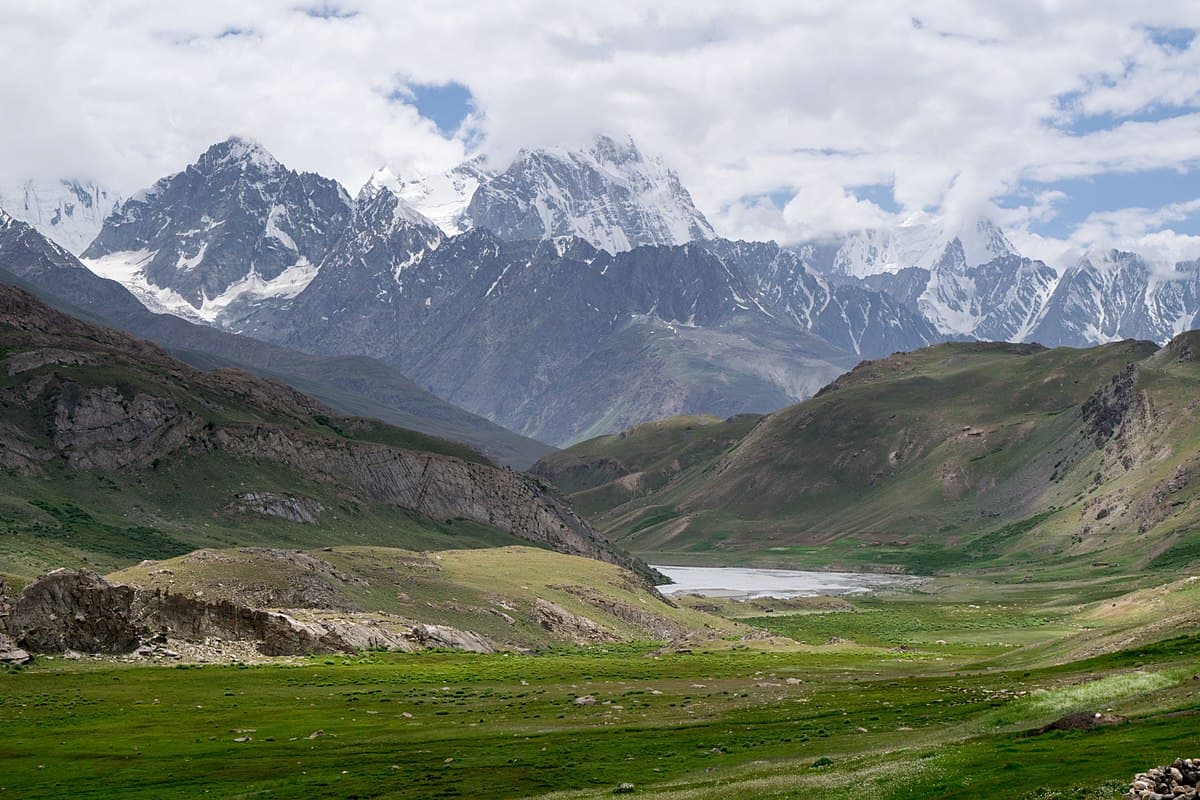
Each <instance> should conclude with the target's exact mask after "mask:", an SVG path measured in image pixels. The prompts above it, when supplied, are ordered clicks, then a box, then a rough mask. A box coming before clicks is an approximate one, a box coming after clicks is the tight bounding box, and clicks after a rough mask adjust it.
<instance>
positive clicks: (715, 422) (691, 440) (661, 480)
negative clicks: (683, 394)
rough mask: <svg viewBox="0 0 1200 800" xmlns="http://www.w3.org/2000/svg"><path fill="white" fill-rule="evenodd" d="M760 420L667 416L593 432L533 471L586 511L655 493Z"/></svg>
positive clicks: (756, 417)
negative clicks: (617, 430) (606, 432)
mask: <svg viewBox="0 0 1200 800" xmlns="http://www.w3.org/2000/svg"><path fill="white" fill-rule="evenodd" d="M760 419H762V417H761V416H759V415H757V414H741V415H739V416H736V417H730V418H729V419H724V420H723V419H720V418H718V417H708V416H686V417H672V418H670V419H666V420H661V421H658V422H647V423H645V424H642V425H638V426H637V427H635V428H631V429H630V430H628V431H624V432H622V433H613V434H609V435H606V436H598V437H596V438H595V439H589V440H588V441H586V442H582V443H580V444H577V445H575V446H574V447H572V448H570V449H569V450H565V451H559V452H558V453H554V454H552V455H549V456H546V457H544V458H543V459H542V460H540V461H538V462H537V464H535V465H534V467H533V469H532V470H531V472H532V474H534V475H536V476H538V477H539V478H543V479H545V480H547V481H549V482H551V483H553V484H554V485H555V486H557V487H558V488H559V489H561V490H562V491H564V492H567V493H569V494H570V495H571V498H572V501H573V502H574V503H575V505H576V507H577V508H579V510H580V511H581V512H583V513H585V514H592V513H597V512H600V511H605V510H608V509H610V508H613V507H615V506H618V505H621V504H622V503H625V502H627V501H629V500H632V499H634V498H637V497H643V496H646V495H649V494H653V493H654V492H657V491H659V490H660V489H662V488H663V487H664V486H666V485H667V484H668V483H670V482H671V480H672V479H673V478H675V477H676V476H677V475H679V474H680V473H682V472H684V471H685V470H687V469H690V468H691V467H693V466H695V465H696V464H701V463H706V462H708V461H711V460H712V459H713V458H715V457H717V456H719V455H721V454H722V453H724V452H725V451H726V450H728V449H729V448H730V447H732V446H733V445H734V444H736V443H737V442H738V441H740V440H741V439H742V437H743V436H745V435H746V433H747V432H749V431H750V429H751V428H753V427H754V425H755V424H756V423H757V422H758V421H759V420H760Z"/></svg>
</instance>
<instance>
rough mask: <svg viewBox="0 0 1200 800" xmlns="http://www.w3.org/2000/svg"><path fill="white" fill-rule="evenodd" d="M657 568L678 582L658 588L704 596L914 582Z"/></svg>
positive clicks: (805, 593) (854, 575)
mask: <svg viewBox="0 0 1200 800" xmlns="http://www.w3.org/2000/svg"><path fill="white" fill-rule="evenodd" d="M654 568H655V569H656V570H658V571H659V572H661V573H662V574H663V575H666V576H667V577H668V578H670V579H671V580H673V581H674V583H671V584H667V585H665V586H659V587H658V590H659V591H660V592H662V593H663V594H665V595H677V594H698V595H702V596H704V597H732V598H735V599H743V600H744V599H750V598H754V597H776V598H788V597H815V596H817V595H823V594H861V593H863V592H870V591H873V590H876V589H883V588H887V587H894V586H898V585H903V584H906V583H912V582H913V581H914V578H913V577H912V576H910V575H877V574H871V573H866V572H810V571H807V570H798V569H753V568H750V567H672V566H663V565H661V564H656V565H654Z"/></svg>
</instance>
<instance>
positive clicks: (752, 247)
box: [708, 239, 946, 358]
mask: <svg viewBox="0 0 1200 800" xmlns="http://www.w3.org/2000/svg"><path fill="white" fill-rule="evenodd" d="M708 247H709V248H710V249H711V250H712V251H713V252H714V253H716V254H717V255H718V256H719V257H720V258H721V259H722V260H723V261H724V262H725V263H726V264H727V265H728V266H729V267H730V268H731V269H733V270H735V271H737V272H738V273H739V274H742V275H744V276H746V280H747V282H748V283H749V284H750V285H751V286H752V287H753V290H754V292H755V298H756V300H757V301H758V302H759V303H761V304H762V305H763V306H764V307H765V308H766V309H768V310H769V311H770V312H771V313H773V314H775V315H777V316H781V317H784V318H787V319H790V320H792V321H793V322H795V323H796V324H797V325H799V326H800V327H801V328H803V329H804V330H806V331H809V332H811V333H814V334H816V335H817V336H820V337H821V338H822V339H824V340H825V341H827V342H829V343H830V344H832V345H834V346H835V347H838V348H841V349H842V350H845V351H846V352H849V353H853V354H854V355H856V356H861V357H863V358H879V357H881V356H886V355H891V354H892V353H894V352H896V351H898V350H916V349H919V348H921V347H926V346H928V345H931V344H935V343H937V342H941V341H944V340H945V338H946V337H945V336H944V335H943V334H942V333H941V332H939V331H938V330H937V328H936V327H934V326H933V324H931V323H930V322H929V321H928V320H927V319H926V318H925V317H924V316H923V315H922V314H921V313H920V312H919V311H918V310H917V309H916V308H915V307H909V306H907V305H905V303H904V302H903V301H902V300H900V299H898V298H896V297H893V296H892V295H891V294H889V293H888V292H886V291H879V290H876V289H871V288H870V287H868V286H866V285H864V284H863V283H860V282H859V281H857V280H855V279H842V280H840V281H838V282H835V281H833V280H831V279H829V278H827V277H825V276H823V275H821V274H820V273H819V272H818V271H817V270H816V269H815V268H814V267H812V266H810V265H811V264H813V263H814V262H818V261H820V260H822V259H823V258H826V257H827V254H826V253H821V252H818V250H817V249H816V248H814V247H813V246H806V247H802V248H798V249H787V248H782V247H780V246H779V245H777V244H775V243H774V242H730V241H726V240H721V239H715V240H713V241H712V242H710V243H709V244H708Z"/></svg>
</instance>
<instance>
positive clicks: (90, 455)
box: [51, 381, 203, 470]
mask: <svg viewBox="0 0 1200 800" xmlns="http://www.w3.org/2000/svg"><path fill="white" fill-rule="evenodd" d="M52 413H53V419H52V421H51V426H52V431H53V440H54V447H55V448H56V449H57V450H58V451H59V452H60V453H62V454H63V455H65V456H66V458H67V463H68V464H70V465H71V466H72V467H75V468H76V469H108V470H112V469H123V468H125V467H129V466H135V465H145V464H149V463H153V462H154V460H155V459H161V458H165V457H167V456H169V455H171V454H172V453H175V452H176V451H178V450H179V449H180V448H182V447H184V446H185V445H186V444H187V443H188V441H189V439H190V438H193V437H194V436H195V434H196V433H197V432H198V431H199V430H200V428H201V427H202V426H203V423H202V421H201V420H200V419H199V417H197V416H196V415H194V414H191V413H186V412H184V411H182V410H181V409H180V408H179V406H178V405H176V404H175V403H174V402H173V401H172V400H169V399H166V398H160V397H154V396H153V395H150V394H146V393H144V392H136V393H134V394H133V395H132V396H131V397H127V396H124V395H123V394H122V392H121V391H120V390H119V389H118V388H117V387H115V386H82V385H80V384H77V383H74V382H71V381H65V382H63V383H62V384H60V385H59V387H58V390H57V392H56V397H55V400H54V408H53V412H52Z"/></svg>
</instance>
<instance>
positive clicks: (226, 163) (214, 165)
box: [195, 136, 286, 173]
mask: <svg viewBox="0 0 1200 800" xmlns="http://www.w3.org/2000/svg"><path fill="white" fill-rule="evenodd" d="M195 166H196V168H197V169H200V170H203V171H207V172H214V171H216V170H219V169H225V168H229V167H234V168H237V169H241V170H243V171H249V170H257V171H259V172H264V173H273V172H278V171H281V170H286V168H285V167H284V166H283V164H281V163H279V160H278V159H277V158H275V156H273V155H271V153H270V151H268V150H267V148H265V147H263V146H262V144H260V143H259V142H257V141H255V140H254V139H246V138H243V137H241V136H231V137H229V138H228V139H226V140H225V141H223V142H217V143H216V144H214V145H213V146H211V147H209V148H208V149H207V150H205V151H204V153H203V154H202V155H201V156H200V158H199V160H198V161H197V162H196V165H195Z"/></svg>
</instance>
